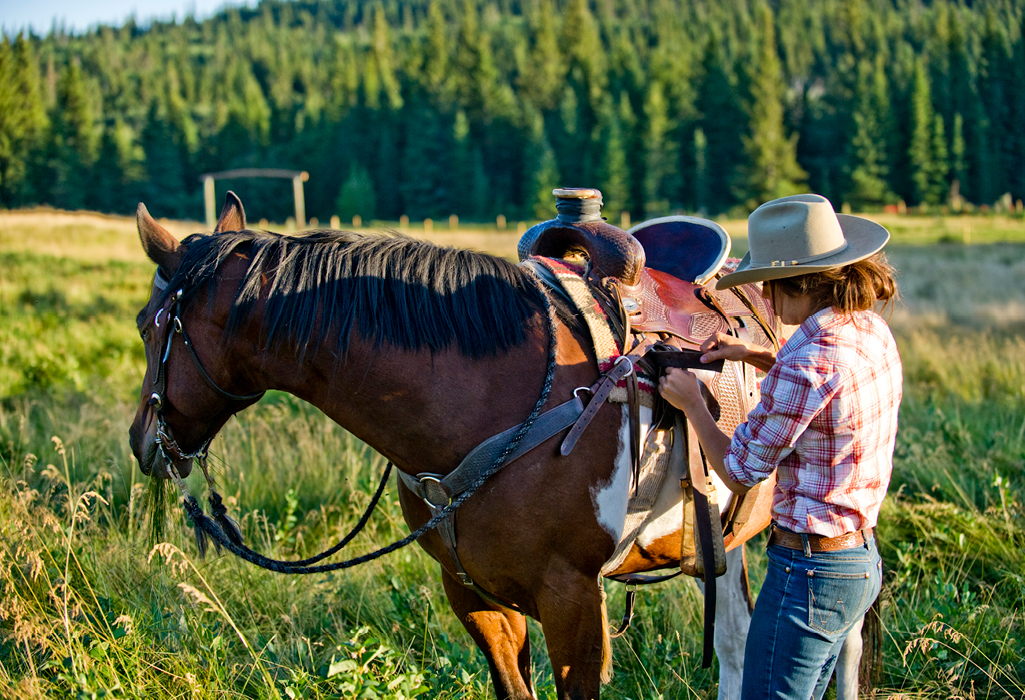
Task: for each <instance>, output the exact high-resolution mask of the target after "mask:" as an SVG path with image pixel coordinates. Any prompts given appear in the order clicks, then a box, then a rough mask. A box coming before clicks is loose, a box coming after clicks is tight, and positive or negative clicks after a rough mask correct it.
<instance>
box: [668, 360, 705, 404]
mask: <svg viewBox="0 0 1025 700" xmlns="http://www.w3.org/2000/svg"><path fill="white" fill-rule="evenodd" d="M658 390H659V392H660V393H661V394H662V396H663V397H664V398H665V400H666V401H668V402H669V403H671V404H672V405H674V406H676V407H677V408H679V409H680V410H682V411H683V412H684V413H686V414H687V415H688V416H689V415H691V412H692V411H693V410H694V408H695V407H696V406H701V407H704V406H705V399H704V397H703V396H702V395H701V381H700V380H699V379H698V378H697V375H695V374H694V373H693V372H688V371H687V370H685V369H680V368H678V367H670V368H668V369H667V370H666V372H665V374H663V375H662V377H661V378H660V379H659V380H658Z"/></svg>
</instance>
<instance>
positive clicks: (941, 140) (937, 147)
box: [926, 112, 950, 204]
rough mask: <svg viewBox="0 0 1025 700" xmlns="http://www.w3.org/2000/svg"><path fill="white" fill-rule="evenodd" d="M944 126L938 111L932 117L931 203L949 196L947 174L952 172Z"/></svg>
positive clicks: (929, 192)
mask: <svg viewBox="0 0 1025 700" xmlns="http://www.w3.org/2000/svg"><path fill="white" fill-rule="evenodd" d="M945 132H946V129H945V128H944V127H943V115H942V114H939V113H938V112H937V113H936V114H934V115H933V118H932V134H931V136H932V138H931V139H930V146H931V147H932V154H931V160H932V169H931V171H930V172H929V191H928V195H927V197H926V201H928V202H929V204H940V203H941V202H943V201H944V200H945V199H946V196H947V189H948V185H947V175H948V174H949V173H950V161H949V157H948V151H947V135H946V133H945Z"/></svg>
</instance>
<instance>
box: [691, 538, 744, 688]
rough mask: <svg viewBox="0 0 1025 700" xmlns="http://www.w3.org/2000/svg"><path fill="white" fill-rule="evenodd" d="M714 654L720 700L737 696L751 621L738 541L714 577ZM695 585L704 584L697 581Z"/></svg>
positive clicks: (742, 556) (742, 553) (742, 558)
mask: <svg viewBox="0 0 1025 700" xmlns="http://www.w3.org/2000/svg"><path fill="white" fill-rule="evenodd" d="M715 585H716V589H715V597H716V605H715V656H716V658H717V659H718V660H719V700H730V699H731V698H739V697H740V686H741V683H742V681H743V678H744V647H745V645H746V644H747V628H748V626H749V625H750V624H751V594H750V592H749V591H748V587H747V558H746V556H745V554H744V546H743V545H741V546H739V547H736V548H735V549H731V550H730V551H729V552H727V553H726V573H725V574H723V575H722V576H720V577H719V578H717V579H716V580H715ZM698 586H699V587H702V586H703V584H702V583H701V582H700V581H698Z"/></svg>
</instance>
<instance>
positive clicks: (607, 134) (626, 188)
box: [598, 95, 630, 218]
mask: <svg viewBox="0 0 1025 700" xmlns="http://www.w3.org/2000/svg"><path fill="white" fill-rule="evenodd" d="M598 128H599V139H600V142H601V144H602V146H603V154H602V158H601V160H600V161H599V165H598V187H599V189H601V192H602V199H603V200H604V202H605V204H604V207H605V211H606V212H607V213H608V215H609V217H610V218H611V217H615V216H618V215H619V214H620V213H621V212H623V211H625V210H627V209H628V208H629V201H630V168H629V165H628V164H627V160H626V144H625V140H624V136H623V127H622V125H621V124H620V122H619V118H618V116H617V115H616V109H615V106H614V105H613V103H612V99H611V98H610V97H609V96H608V95H606V96H605V99H604V100H603V101H602V107H601V110H600V112H599V115H598Z"/></svg>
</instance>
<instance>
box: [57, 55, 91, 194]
mask: <svg viewBox="0 0 1025 700" xmlns="http://www.w3.org/2000/svg"><path fill="white" fill-rule="evenodd" d="M96 121H97V119H96V114H95V112H94V109H93V106H92V104H91V102H90V100H89V96H88V94H87V92H86V86H85V83H84V80H83V78H82V68H81V64H80V62H79V60H78V59H77V58H75V59H73V60H71V61H70V62H69V64H68V66H67V68H65V70H64V71H63V73H62V74H61V77H60V80H59V81H58V83H57V106H56V109H55V111H54V114H53V116H52V118H51V123H52V125H53V127H52V129H51V136H50V144H51V145H50V159H49V165H50V169H51V171H52V173H53V180H52V182H53V185H52V188H51V190H50V194H51V197H52V199H51V200H50V203H51V204H53V205H54V206H57V207H63V208H65V209H81V208H82V207H84V206H85V205H86V202H87V199H86V194H87V187H88V182H89V177H88V174H89V171H90V168H92V166H93V164H94V163H95V162H96V156H97V147H98V141H99V140H98V138H97V136H98V134H97V127H96Z"/></svg>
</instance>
